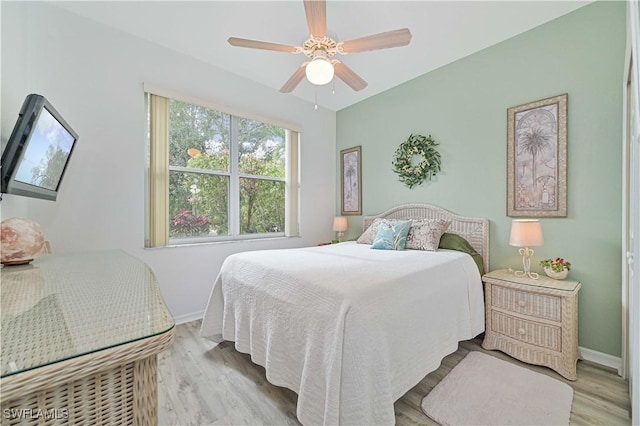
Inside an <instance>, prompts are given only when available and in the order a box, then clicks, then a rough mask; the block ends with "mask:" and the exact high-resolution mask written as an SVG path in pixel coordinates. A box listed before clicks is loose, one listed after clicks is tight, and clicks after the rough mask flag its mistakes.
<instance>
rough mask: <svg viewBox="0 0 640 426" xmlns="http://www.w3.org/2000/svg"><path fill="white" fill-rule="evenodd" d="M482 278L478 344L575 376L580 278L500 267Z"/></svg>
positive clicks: (571, 376) (570, 377)
mask: <svg viewBox="0 0 640 426" xmlns="http://www.w3.org/2000/svg"><path fill="white" fill-rule="evenodd" d="M482 281H483V282H484V283H485V287H484V294H485V312H486V323H485V337H484V341H483V342H482V347H483V348H485V349H498V350H500V351H502V352H505V353H507V354H509V355H511V356H512V357H514V358H517V359H519V360H520V361H524V362H527V363H529V364H537V365H543V366H546V367H549V368H552V369H553V370H555V371H557V372H558V373H560V374H561V375H562V376H564V377H566V378H567V379H569V380H576V379H577V378H578V376H577V374H576V362H577V361H578V358H579V357H580V353H579V351H578V291H579V290H580V286H581V284H580V282H579V281H571V280H554V279H551V278H548V277H546V276H542V275H540V278H539V279H537V280H532V279H530V278H527V277H516V276H515V274H514V273H513V272H512V271H509V270H507V269H498V270H495V271H491V272H489V273H487V274H485V275H483V276H482Z"/></svg>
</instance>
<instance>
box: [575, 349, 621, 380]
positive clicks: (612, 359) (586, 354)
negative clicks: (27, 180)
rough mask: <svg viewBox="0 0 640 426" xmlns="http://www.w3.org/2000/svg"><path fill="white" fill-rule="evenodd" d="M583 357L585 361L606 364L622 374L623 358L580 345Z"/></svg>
mask: <svg viewBox="0 0 640 426" xmlns="http://www.w3.org/2000/svg"><path fill="white" fill-rule="evenodd" d="M578 349H579V350H580V353H581V354H582V359H584V360H585V361H591V362H595V363H596V364H600V365H604V366H605V367H610V368H614V369H615V370H616V371H618V374H620V368H621V367H622V358H620V357H617V356H613V355H609V354H605V353H603V352H598V351H594V350H593V349H589V348H583V347H579V348H578Z"/></svg>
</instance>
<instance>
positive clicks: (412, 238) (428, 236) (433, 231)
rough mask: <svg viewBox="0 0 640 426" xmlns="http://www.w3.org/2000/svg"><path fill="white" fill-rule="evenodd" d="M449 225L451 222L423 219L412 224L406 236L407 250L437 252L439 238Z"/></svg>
mask: <svg viewBox="0 0 640 426" xmlns="http://www.w3.org/2000/svg"><path fill="white" fill-rule="evenodd" d="M450 224H451V221H449V220H444V219H425V220H420V221H417V222H414V223H413V225H412V226H411V229H410V230H409V235H407V248H408V249H413V250H429V251H437V250H438V245H439V244H440V237H441V236H442V234H444V232H445V231H446V230H447V229H448V228H449V225H450Z"/></svg>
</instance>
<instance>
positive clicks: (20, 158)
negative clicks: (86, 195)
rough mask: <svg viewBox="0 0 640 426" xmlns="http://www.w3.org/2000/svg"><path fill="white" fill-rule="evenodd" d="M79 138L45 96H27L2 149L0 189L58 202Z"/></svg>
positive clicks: (4, 191)
mask: <svg viewBox="0 0 640 426" xmlns="http://www.w3.org/2000/svg"><path fill="white" fill-rule="evenodd" d="M77 140H78V135H77V134H76V132H74V131H73V129H72V128H71V126H69V124H68V123H67V122H66V121H65V120H64V119H63V118H62V116H61V115H60V114H59V113H58V111H56V109H55V108H54V107H53V106H52V105H51V104H50V103H49V101H47V99H46V98H45V97H44V96H42V95H36V94H30V95H28V96H27V98H26V99H25V100H24V103H23V105H22V108H21V109H20V113H19V114H18V121H17V122H16V125H15V126H14V127H13V131H12V132H11V136H10V137H9V140H8V141H7V145H6V146H5V149H4V151H3V152H2V170H1V178H2V186H1V188H0V189H1V191H0V192H2V193H4V194H15V195H22V196H25V197H34V198H42V199H45V200H53V201H55V200H56V198H57V196H58V191H59V190H60V183H61V182H62V178H63V177H64V172H65V170H66V169H67V165H68V164H69V159H70V158H71V153H72V152H73V148H74V146H75V143H76V141H77Z"/></svg>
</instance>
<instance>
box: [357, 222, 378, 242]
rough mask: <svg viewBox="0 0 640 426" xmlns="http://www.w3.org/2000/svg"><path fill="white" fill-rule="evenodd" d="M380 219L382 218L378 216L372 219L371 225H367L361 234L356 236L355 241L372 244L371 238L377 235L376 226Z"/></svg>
mask: <svg viewBox="0 0 640 426" xmlns="http://www.w3.org/2000/svg"><path fill="white" fill-rule="evenodd" d="M381 221H382V219H380V218H379V217H377V218H375V219H373V222H371V225H369V227H368V228H367V229H366V230H365V231H364V232H363V233H362V235H360V237H358V239H357V241H356V242H357V243H358V244H373V240H374V239H375V238H376V235H378V226H379V225H380V222H381Z"/></svg>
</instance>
